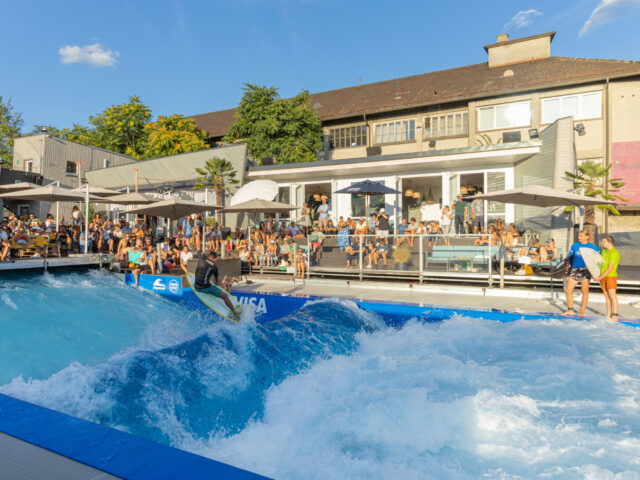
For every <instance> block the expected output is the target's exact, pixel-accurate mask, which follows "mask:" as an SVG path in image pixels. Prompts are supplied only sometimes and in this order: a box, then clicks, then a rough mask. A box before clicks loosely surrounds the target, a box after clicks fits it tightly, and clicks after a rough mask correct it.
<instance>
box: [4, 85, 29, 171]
mask: <svg viewBox="0 0 640 480" xmlns="http://www.w3.org/2000/svg"><path fill="white" fill-rule="evenodd" d="M23 123H24V122H23V120H22V114H21V113H19V112H16V111H15V110H14V108H13V104H12V103H11V99H8V100H6V101H5V100H4V99H3V98H2V97H1V96H0V165H5V166H10V165H12V164H13V141H14V140H15V139H16V138H18V137H19V136H20V130H21V129H22V125H23Z"/></svg>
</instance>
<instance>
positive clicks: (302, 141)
mask: <svg viewBox="0 0 640 480" xmlns="http://www.w3.org/2000/svg"><path fill="white" fill-rule="evenodd" d="M236 117H237V120H236V121H235V122H233V124H232V125H231V127H229V131H228V132H227V134H226V135H225V136H224V138H223V141H224V142H226V143H234V142H239V141H243V142H246V143H247V148H248V149H249V153H250V154H251V156H252V157H253V159H254V160H255V161H256V162H257V163H258V164H261V163H262V158H264V157H273V158H274V159H275V161H276V163H298V162H311V161H314V160H317V157H316V153H317V152H318V151H319V150H320V148H321V146H322V122H321V121H320V117H319V116H318V114H317V112H316V111H315V110H314V109H313V108H312V107H311V105H310V104H309V92H307V91H306V90H303V91H301V92H300V93H299V94H298V95H296V96H295V97H293V98H290V99H282V98H280V96H279V94H278V90H277V89H276V88H274V87H265V86H258V85H252V84H248V83H247V84H245V87H244V94H243V96H242V99H241V100H240V103H239V105H238V111H237V113H236Z"/></svg>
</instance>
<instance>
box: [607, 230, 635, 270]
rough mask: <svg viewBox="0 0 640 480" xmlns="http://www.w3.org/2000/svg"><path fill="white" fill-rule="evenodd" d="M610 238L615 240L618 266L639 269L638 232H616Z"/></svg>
mask: <svg viewBox="0 0 640 480" xmlns="http://www.w3.org/2000/svg"><path fill="white" fill-rule="evenodd" d="M611 236H612V237H613V239H614V240H615V247H616V249H617V250H618V252H620V265H624V266H625V267H640V232H616V233H612V234H611ZM600 238H602V234H601V235H600Z"/></svg>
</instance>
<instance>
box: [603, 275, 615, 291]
mask: <svg viewBox="0 0 640 480" xmlns="http://www.w3.org/2000/svg"><path fill="white" fill-rule="evenodd" d="M600 286H601V287H602V291H603V292H606V291H607V290H618V277H604V278H603V279H602V280H600Z"/></svg>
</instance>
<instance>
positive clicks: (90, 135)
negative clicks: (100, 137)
mask: <svg viewBox="0 0 640 480" xmlns="http://www.w3.org/2000/svg"><path fill="white" fill-rule="evenodd" d="M43 127H44V128H45V129H46V132H43V131H42V128H43ZM41 133H46V134H47V135H51V136H53V137H58V138H66V139H67V140H70V141H72V142H76V143H81V144H83V145H94V144H95V143H96V142H95V135H94V132H93V130H91V129H90V128H89V127H85V126H84V125H80V124H78V123H74V124H73V127H71V128H63V129H60V128H58V127H55V126H52V125H34V126H33V130H31V132H29V133H28V135H39V134H41ZM94 146H97V145H94Z"/></svg>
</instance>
